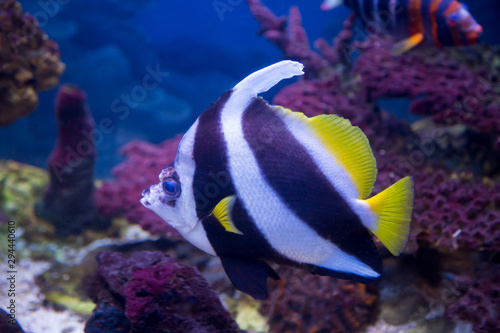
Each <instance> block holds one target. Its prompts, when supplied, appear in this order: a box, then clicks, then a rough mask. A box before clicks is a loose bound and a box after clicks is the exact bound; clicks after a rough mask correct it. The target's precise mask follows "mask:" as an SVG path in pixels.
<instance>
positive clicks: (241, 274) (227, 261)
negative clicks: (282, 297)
mask: <svg viewBox="0 0 500 333" xmlns="http://www.w3.org/2000/svg"><path fill="white" fill-rule="evenodd" d="M220 259H221V262H222V266H223V267H224V270H225V271H226V274H227V276H228V277H229V279H230V280H231V282H232V283H233V285H234V286H235V287H236V289H238V290H241V291H242V292H244V293H246V294H248V295H250V296H252V297H253V298H255V299H260V300H264V299H267V297H268V293H267V277H268V276H270V277H271V278H272V279H274V280H278V279H279V276H278V274H277V273H276V272H275V271H274V270H273V269H272V268H271V266H269V265H268V264H267V263H266V262H264V261H261V260H252V259H239V258H230V257H221V258H220Z"/></svg>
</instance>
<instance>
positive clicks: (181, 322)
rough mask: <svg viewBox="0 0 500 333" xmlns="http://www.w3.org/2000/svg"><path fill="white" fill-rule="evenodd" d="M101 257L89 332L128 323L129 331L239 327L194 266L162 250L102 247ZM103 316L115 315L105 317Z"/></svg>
mask: <svg viewBox="0 0 500 333" xmlns="http://www.w3.org/2000/svg"><path fill="white" fill-rule="evenodd" d="M97 261H98V263H99V268H98V272H97V277H96V279H97V280H96V281H97V282H96V283H95V284H93V285H92V289H91V290H90V296H91V298H92V299H93V300H94V301H95V302H96V303H97V304H98V306H97V307H96V310H95V312H94V316H93V317H92V318H91V319H90V320H89V321H88V323H87V326H86V330H85V331H86V332H99V330H97V328H101V329H103V328H105V329H107V330H102V331H108V332H109V331H110V329H111V330H113V331H115V330H114V329H115V328H117V327H118V328H121V329H125V328H127V327H128V326H130V332H167V331H169V332H170V331H172V332H174V331H175V332H207V333H208V332H227V333H230V332H240V330H239V329H238V326H237V325H236V323H235V322H234V321H233V320H232V319H231V317H230V315H229V313H228V312H227V311H226V310H225V309H224V307H223V306H222V304H221V302H220V300H219V298H218V297H217V295H216V294H215V292H214V291H212V290H211V289H210V287H209V285H208V283H207V282H206V280H205V279H204V278H203V277H202V276H201V275H200V274H199V273H198V271H197V270H196V269H194V268H191V267H187V266H183V265H181V264H179V263H177V262H176V261H175V260H174V259H172V258H170V257H168V256H165V255H164V254H163V253H161V252H146V251H145V252H136V253H133V254H132V255H130V257H126V256H125V255H123V254H121V253H117V252H101V253H99V254H98V256H97ZM120 313H122V314H125V316H126V318H125V317H124V316H122V315H120ZM103 317H105V318H106V317H107V318H113V320H110V321H102V320H101V319H102V318H103ZM103 325H112V326H109V327H103ZM118 331H120V330H118Z"/></svg>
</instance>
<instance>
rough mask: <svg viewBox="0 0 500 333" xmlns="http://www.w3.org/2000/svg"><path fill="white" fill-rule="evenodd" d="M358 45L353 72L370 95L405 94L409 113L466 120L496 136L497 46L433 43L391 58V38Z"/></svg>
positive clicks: (499, 106)
mask: <svg viewBox="0 0 500 333" xmlns="http://www.w3.org/2000/svg"><path fill="white" fill-rule="evenodd" d="M354 45H355V47H356V48H357V49H358V50H359V51H360V52H361V56H360V57H359V59H358V60H357V61H356V64H355V67H354V73H356V74H359V75H360V76H361V81H362V87H363V95H364V98H365V99H366V100H376V99H378V98H387V97H407V98H410V99H411V100H412V104H411V106H410V112H411V113H415V114H419V115H426V116H432V118H433V120H434V121H435V122H436V123H438V124H444V125H455V124H466V125H469V126H471V127H473V128H474V129H476V130H478V131H480V132H482V133H496V135H497V137H498V132H500V100H499V98H498V96H499V94H500V87H499V86H498V79H499V77H500V69H499V68H498V67H497V66H498V65H496V64H497V63H498V61H499V60H500V51H499V50H498V49H492V50H489V49H487V48H486V47H484V46H475V47H472V48H471V51H469V52H468V51H464V50H454V49H447V50H446V51H444V50H439V49H434V48H431V49H421V50H416V51H414V52H411V53H409V54H407V55H405V56H403V57H393V56H391V54H390V52H389V50H390V42H389V41H387V40H384V39H381V38H378V37H371V38H370V39H368V40H367V41H365V42H359V43H355V44H354ZM470 53H472V54H470Z"/></svg>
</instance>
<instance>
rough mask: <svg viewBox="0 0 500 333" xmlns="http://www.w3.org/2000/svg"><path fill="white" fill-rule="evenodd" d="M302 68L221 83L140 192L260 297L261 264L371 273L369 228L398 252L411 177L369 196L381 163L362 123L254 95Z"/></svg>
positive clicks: (377, 266)
mask: <svg viewBox="0 0 500 333" xmlns="http://www.w3.org/2000/svg"><path fill="white" fill-rule="evenodd" d="M302 74H303V65H302V64H301V63H299V62H294V61H281V62H278V63H276V64H274V65H271V66H269V67H266V68H264V69H261V70H259V71H257V72H255V73H253V74H251V75H250V76H248V77H247V78H245V79H244V80H243V81H241V82H240V83H238V84H237V85H236V86H235V87H234V88H232V89H231V90H229V91H227V92H226V93H224V94H223V95H222V96H221V97H220V98H219V99H218V100H217V101H216V102H215V103H212V104H211V105H210V106H209V107H208V109H207V110H205V111H204V112H203V113H202V114H201V115H200V117H199V118H198V119H197V120H196V121H195V123H194V124H193V125H192V127H191V128H190V129H189V130H188V131H187V132H186V133H185V135H184V136H183V138H182V140H181V142H180V144H179V147H178V151H177V155H176V157H175V160H174V162H173V163H172V164H170V165H168V166H166V167H165V168H164V169H163V170H161V173H160V175H159V180H160V182H159V183H158V184H155V185H152V186H150V187H149V188H148V189H145V190H144V191H143V192H142V195H143V198H142V199H141V203H142V204H143V205H144V206H145V207H146V208H149V209H151V210H152V211H153V212H155V213H156V214H158V215H159V216H160V217H161V218H163V219H164V220H165V221H166V222H167V223H169V224H170V225H171V226H172V227H174V228H175V229H177V230H178V231H179V233H180V234H181V235H182V236H183V237H184V238H185V239H186V240H187V241H189V242H190V243H192V244H193V245H195V246H196V247H198V248H199V249H201V250H203V251H205V252H206V253H208V254H211V255H214V256H218V257H219V258H220V260H221V262H222V266H223V268H224V270H225V272H226V274H227V276H228V277H229V279H230V280H231V282H232V283H233V284H234V286H235V287H236V288H237V289H239V290H241V291H243V292H245V293H247V294H249V295H251V296H253V297H254V298H256V299H266V298H267V296H268V291H267V279H268V277H270V278H273V279H279V276H278V274H277V273H276V272H275V271H274V270H273V269H272V267H271V266H270V265H269V263H277V264H284V265H291V266H294V267H298V268H303V269H307V270H308V271H309V272H311V273H312V274H319V275H327V276H333V277H337V278H342V279H351V280H354V281H359V282H362V283H371V282H374V281H376V280H377V279H378V278H379V277H380V274H381V272H382V261H381V257H380V254H379V253H378V251H377V248H376V246H375V243H374V241H373V238H372V234H374V235H376V236H377V237H378V238H379V239H380V240H381V241H382V243H383V244H384V245H385V246H386V247H387V248H388V250H389V251H390V252H391V253H392V254H394V255H398V254H400V253H401V252H402V251H403V250H404V247H405V244H406V242H407V239H408V235H409V231H410V222H411V216H412V210H413V197H414V195H413V183H412V179H411V178H410V177H406V178H403V179H401V180H400V181H398V182H397V183H395V184H394V185H392V186H391V187H389V188H388V189H386V190H384V191H382V192H380V193H379V194H377V195H375V196H373V197H371V198H369V199H367V198H368V197H369V195H370V193H371V192H372V189H373V185H374V182H375V178H376V176H377V166H376V161H375V158H374V155H373V153H372V150H371V148H370V145H369V142H368V140H367V138H366V136H365V135H364V134H363V132H362V131H361V130H360V129H359V128H358V127H355V126H353V125H351V123H350V121H349V120H347V119H344V118H342V117H339V116H336V115H319V116H316V117H312V118H308V117H306V116H305V115H304V114H302V113H299V112H292V111H291V110H288V109H285V108H283V107H280V106H273V105H270V104H268V102H266V101H265V100H264V99H263V98H261V97H258V94H259V93H262V92H265V91H267V90H268V89H270V88H271V87H273V86H274V85H276V84H277V83H278V82H280V81H281V80H283V79H287V78H291V77H294V76H299V75H302Z"/></svg>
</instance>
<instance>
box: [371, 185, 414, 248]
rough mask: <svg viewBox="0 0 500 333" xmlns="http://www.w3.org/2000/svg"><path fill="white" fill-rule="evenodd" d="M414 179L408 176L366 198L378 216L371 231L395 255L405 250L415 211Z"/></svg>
mask: <svg viewBox="0 0 500 333" xmlns="http://www.w3.org/2000/svg"><path fill="white" fill-rule="evenodd" d="M413 198H414V194H413V181H412V179H411V178H410V177H406V178H403V179H401V180H400V181H398V182H397V183H396V184H394V185H392V186H391V187H389V188H387V189H385V190H384V191H382V192H380V193H379V194H377V195H376V196H374V197H372V198H370V199H368V200H366V202H367V203H368V204H369V205H370V207H371V210H372V212H373V213H374V214H375V216H376V217H377V221H376V222H375V227H374V228H373V229H371V231H372V232H373V233H374V234H375V236H377V237H378V239H380V241H381V242H382V243H383V244H384V245H385V247H387V249H388V250H389V251H391V253H392V254H393V255H395V256H397V255H399V254H401V253H402V252H403V251H404V248H405V246H406V242H407V240H408V235H409V233H410V223H411V215H412V212H413Z"/></svg>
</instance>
